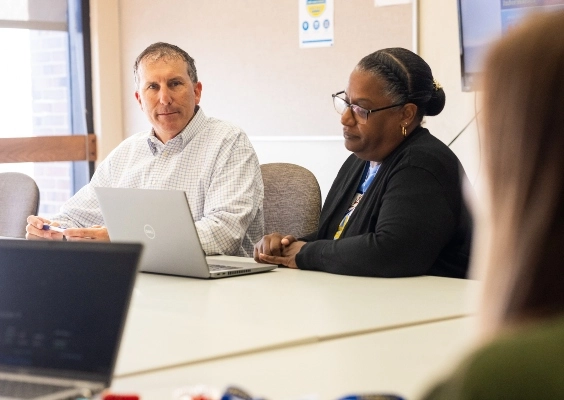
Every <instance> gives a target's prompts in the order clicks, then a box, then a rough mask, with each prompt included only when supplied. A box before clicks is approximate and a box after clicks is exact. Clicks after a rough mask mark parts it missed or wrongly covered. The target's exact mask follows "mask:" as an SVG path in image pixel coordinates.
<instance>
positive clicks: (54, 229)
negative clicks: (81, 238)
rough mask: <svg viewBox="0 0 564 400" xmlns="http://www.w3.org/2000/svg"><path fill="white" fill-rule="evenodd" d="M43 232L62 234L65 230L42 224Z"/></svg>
mask: <svg viewBox="0 0 564 400" xmlns="http://www.w3.org/2000/svg"><path fill="white" fill-rule="evenodd" d="M43 230H44V231H55V232H60V233H63V232H64V231H65V229H64V228H61V227H60V226H53V225H49V224H43Z"/></svg>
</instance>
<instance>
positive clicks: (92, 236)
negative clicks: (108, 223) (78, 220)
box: [64, 225, 110, 242]
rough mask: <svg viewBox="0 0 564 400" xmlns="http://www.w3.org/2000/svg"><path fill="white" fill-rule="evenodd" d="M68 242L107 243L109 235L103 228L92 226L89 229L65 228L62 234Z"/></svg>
mask: <svg viewBox="0 0 564 400" xmlns="http://www.w3.org/2000/svg"><path fill="white" fill-rule="evenodd" d="M64 235H65V237H66V238H67V240H68V241H74V242H77V241H81V240H88V241H91V240H97V241H100V242H109V241H110V235H108V229H106V227H105V226H100V225H94V226H92V227H90V228H67V229H65V232H64Z"/></svg>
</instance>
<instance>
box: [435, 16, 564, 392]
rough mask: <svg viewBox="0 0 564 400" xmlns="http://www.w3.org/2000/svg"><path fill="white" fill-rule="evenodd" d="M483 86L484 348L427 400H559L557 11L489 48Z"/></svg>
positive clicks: (562, 336)
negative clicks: (541, 399)
mask: <svg viewBox="0 0 564 400" xmlns="http://www.w3.org/2000/svg"><path fill="white" fill-rule="evenodd" d="M483 85H484V86H483V89H484V114H485V115H484V118H485V126H484V127H485V132H484V137H483V139H482V145H483V146H482V154H483V156H482V157H483V162H484V167H483V176H482V178H483V180H482V182H481V183H482V185H480V187H481V189H482V190H481V191H480V192H481V195H480V196H478V198H479V199H480V200H479V201H478V202H477V203H476V204H475V205H474V208H475V216H476V225H477V228H476V236H475V237H476V246H475V248H474V249H473V251H472V274H474V275H476V277H479V278H480V279H483V281H484V290H483V294H482V301H481V312H480V317H481V319H480V328H481V347H480V348H479V349H478V350H475V351H474V352H473V353H472V354H471V355H470V356H469V357H468V358H467V359H466V360H465V361H464V362H463V363H462V364H461V365H460V366H459V367H458V368H457V369H456V370H455V372H454V373H453V374H452V376H451V377H449V378H448V379H446V380H445V381H444V382H442V383H441V384H439V385H438V386H436V387H435V388H434V389H432V390H431V391H430V392H429V393H428V394H427V395H426V397H425V399H426V400H435V399H448V400H456V399H468V400H470V399H513V400H515V399H528V400H529V399H537V398H539V399H540V398H543V399H563V398H564V12H562V11H559V12H553V13H547V14H539V15H535V16H533V17H531V18H529V19H527V20H526V21H524V22H523V23H522V24H521V25H519V26H516V27H515V28H513V29H512V30H511V31H510V32H509V33H508V34H507V35H506V36H505V37H504V38H502V39H501V41H499V42H498V43H497V44H496V45H494V47H493V48H492V49H491V50H490V52H489V56H488V58H487V61H486V64H485V76H484V81H483Z"/></svg>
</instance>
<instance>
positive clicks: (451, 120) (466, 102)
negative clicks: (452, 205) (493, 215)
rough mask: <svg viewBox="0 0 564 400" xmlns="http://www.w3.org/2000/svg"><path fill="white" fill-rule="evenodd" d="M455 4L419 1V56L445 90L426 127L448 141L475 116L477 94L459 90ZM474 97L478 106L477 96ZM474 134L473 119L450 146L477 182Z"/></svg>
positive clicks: (452, 0) (476, 147)
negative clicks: (443, 99)
mask: <svg viewBox="0 0 564 400" xmlns="http://www.w3.org/2000/svg"><path fill="white" fill-rule="evenodd" d="M456 7H457V6H456V1H454V0H419V55H420V56H421V57H423V58H424V59H425V61H427V63H429V65H430V66H431V69H432V70H433V75H434V76H435V78H436V79H437V80H438V81H439V82H440V83H441V84H442V85H443V87H444V90H445V93H446V105H445V108H444V110H443V112H442V113H440V114H439V115H437V116H436V117H432V118H428V120H427V122H426V127H427V128H428V129H429V130H430V131H431V133H433V135H435V136H437V137H438V138H439V139H441V140H442V141H443V142H445V143H447V144H448V143H450V141H451V140H452V139H453V138H454V137H455V136H456V134H457V133H458V132H460V131H461V130H462V128H463V127H464V126H465V125H466V124H468V122H469V121H470V120H472V118H473V117H474V102H475V99H476V96H477V94H476V93H467V92H462V89H461V88H462V85H461V80H460V50H459V40H458V16H457V9H456ZM476 100H477V101H476V107H477V108H478V109H480V107H481V106H480V104H479V103H480V102H479V95H478V98H477V99H476ZM478 120H479V117H478ZM477 133H478V131H477V128H476V122H475V121H474V122H473V123H471V124H470V126H469V127H468V129H467V130H466V131H465V132H464V133H463V134H462V135H461V136H460V137H459V138H458V139H457V140H456V141H455V142H454V143H453V145H452V146H451V148H452V150H453V151H454V152H455V153H456V155H457V156H458V158H459V159H460V161H461V163H462V165H463V166H464V169H465V170H466V174H467V175H468V178H469V179H470V182H472V183H475V181H476V176H477V173H478V164H479V161H480V157H479V149H478V134H477Z"/></svg>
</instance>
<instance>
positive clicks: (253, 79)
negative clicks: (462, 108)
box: [119, 0, 412, 136]
mask: <svg viewBox="0 0 564 400" xmlns="http://www.w3.org/2000/svg"><path fill="white" fill-rule="evenodd" d="M119 5H120V7H119V11H120V17H119V19H120V39H121V43H120V47H121V65H122V66H123V68H122V71H123V72H122V81H123V89H122V90H123V104H124V105H123V111H124V132H125V135H126V136H127V135H131V134H133V133H136V132H138V131H140V130H144V129H147V128H148V127H149V124H148V122H147V121H146V119H145V117H144V115H143V114H142V113H141V111H140V110H139V107H138V106H137V104H136V102H135V101H134V97H133V93H134V90H135V88H134V84H133V78H132V72H131V66H132V64H133V61H134V59H135V57H136V56H137V55H138V54H139V53H140V52H141V51H142V50H143V49H144V48H145V47H147V46H148V45H149V44H151V43H153V42H157V41H165V42H170V43H173V44H176V45H178V46H180V47H182V48H183V49H185V50H186V51H188V53H189V54H190V55H191V56H193V57H194V58H195V59H196V66H197V68H198V74H199V79H200V80H201V82H202V84H203V93H202V102H201V105H202V106H203V108H204V110H205V112H206V113H207V114H208V115H210V116H215V117H218V118H222V119H225V120H228V121H231V122H233V123H235V124H237V125H239V126H241V127H242V128H243V129H244V130H245V131H246V132H247V134H248V135H250V136H263V135H267V136H277V135H298V136H302V135H336V136H338V135H341V125H340V123H339V117H338V115H337V114H336V113H335V111H334V110H333V105H332V101H331V93H334V92H336V91H338V90H342V89H344V87H345V84H346V82H347V79H348V76H349V74H350V72H351V70H352V68H353V67H354V65H355V64H356V63H357V62H358V61H359V60H360V59H361V58H362V57H363V56H365V55H366V54H368V53H370V52H372V51H375V50H378V49H380V48H384V47H393V46H401V47H406V48H411V43H412V36H411V35H412V31H411V27H412V21H411V11H412V7H411V5H410V4H407V5H401V6H391V7H375V6H374V1H373V0H335V22H334V24H335V45H334V46H333V47H330V48H316V49H300V48H299V47H298V27H299V22H298V2H297V1H296V0H238V1H225V0H205V1H204V0H166V1H165V0H159V1H155V0H121V1H120V2H119Z"/></svg>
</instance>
